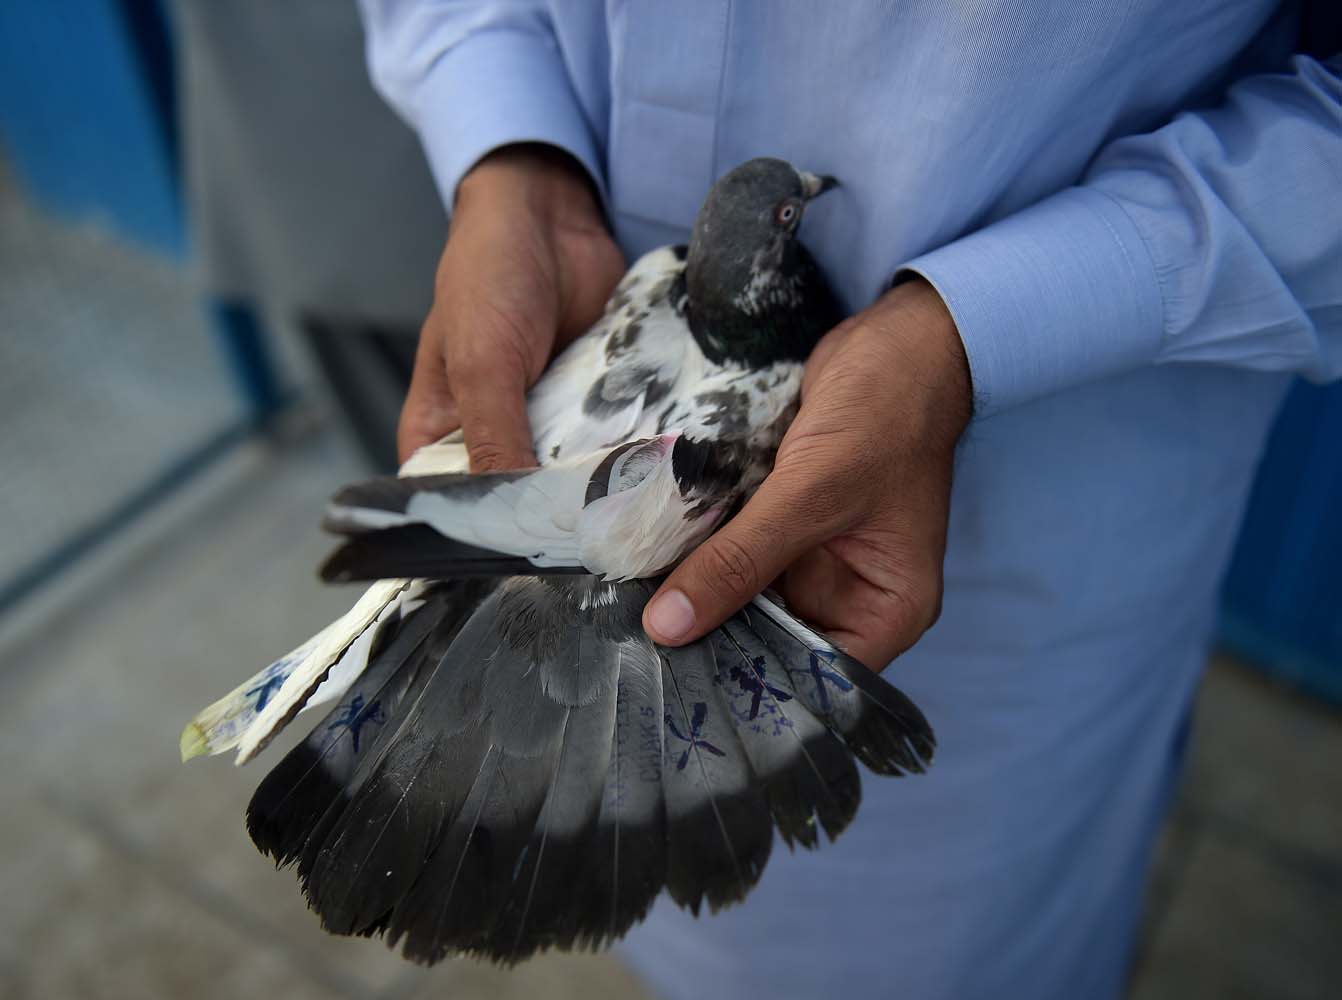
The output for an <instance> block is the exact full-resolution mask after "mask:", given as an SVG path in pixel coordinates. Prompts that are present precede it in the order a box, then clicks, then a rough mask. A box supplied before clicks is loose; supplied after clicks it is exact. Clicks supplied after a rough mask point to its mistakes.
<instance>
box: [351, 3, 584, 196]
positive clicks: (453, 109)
mask: <svg viewBox="0 0 1342 1000" xmlns="http://www.w3.org/2000/svg"><path fill="white" fill-rule="evenodd" d="M359 8H360V12H361V14H362V16H363V22H364V29H365V32H366V34H367V38H368V65H369V71H370V75H371V77H372V80H373V85H374V86H375V87H376V88H377V90H378V91H379V93H381V94H382V96H383V97H384V98H385V99H386V100H387V102H388V103H389V104H391V106H392V107H393V108H395V109H396V110H397V112H399V113H400V115H401V116H402V117H403V118H405V120H406V121H407V122H408V123H409V124H410V126H411V127H412V128H414V129H415V131H416V132H418V133H419V136H420V141H421V142H422V143H423V145H424V151H425V154H426V156H427V158H428V161H429V166H430V168H431V169H432V171H433V175H434V180H435V181H436V182H437V185H438V190H439V192H440V193H441V195H442V197H443V201H444V203H445V204H446V205H447V206H448V207H449V208H450V207H451V206H452V203H453V201H454V199H455V196H456V190H457V185H458V184H459V183H460V182H461V178H462V177H463V176H464V175H465V174H466V172H467V171H468V170H470V169H471V167H473V166H474V165H475V164H476V163H477V162H478V161H479V160H480V158H481V157H483V156H485V155H486V154H487V153H489V152H491V151H492V150H495V149H498V148H499V147H500V146H506V145H509V144H511V143H517V142H541V143H546V144H548V145H551V146H557V147H558V148H560V149H562V150H564V151H565V152H567V153H568V154H569V155H571V156H572V157H574V159H576V160H577V161H578V162H579V163H581V164H582V165H583V167H584V168H586V170H587V172H588V174H589V175H591V177H592V180H593V181H594V182H595V183H596V185H597V188H598V190H599V192H600V194H601V196H602V197H603V198H604V197H605V187H604V183H605V182H604V178H603V175H602V171H601V169H600V160H599V159H598V156H597V144H596V141H595V139H594V137H593V133H592V130H591V128H590V127H589V125H588V123H587V120H586V118H585V117H584V116H583V113H582V109H581V106H580V105H579V102H578V99H577V97H576V96H575V94H574V91H573V85H572V83H571V82H570V80H569V76H568V72H567V69H566V67H565V65H564V59H563V56H562V54H561V53H560V50H559V46H558V44H557V42H556V40H555V35H554V30H553V26H552V24H551V22H550V18H549V15H548V13H547V12H546V11H545V9H544V6H543V5H542V4H540V3H529V2H516V3H510V4H493V3H481V2H469V0H468V2H461V0H359Z"/></svg>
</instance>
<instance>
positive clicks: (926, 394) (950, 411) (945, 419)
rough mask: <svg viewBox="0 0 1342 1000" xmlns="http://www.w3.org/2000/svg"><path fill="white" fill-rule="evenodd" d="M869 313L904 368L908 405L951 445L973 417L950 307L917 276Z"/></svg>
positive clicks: (967, 373) (966, 369) (966, 367)
mask: <svg viewBox="0 0 1342 1000" xmlns="http://www.w3.org/2000/svg"><path fill="white" fill-rule="evenodd" d="M868 312H869V313H870V314H871V319H872V321H873V322H874V323H876V324H877V325H878V326H879V327H880V328H881V330H882V335H883V336H885V337H888V338H889V339H890V341H891V342H892V344H893V345H894V346H895V348H896V349H897V350H898V353H899V357H900V363H901V365H902V366H905V367H907V369H908V370H909V371H908V374H909V378H908V393H909V396H910V402H912V403H918V404H921V406H922V407H923V408H925V410H926V411H927V416H928V424H929V427H937V428H940V431H941V433H942V434H944V435H945V436H947V437H948V438H949V439H950V442H951V443H952V444H954V442H955V441H957V440H959V437H960V435H961V434H962V433H963V432H964V429H965V427H967V426H968V425H969V421H970V418H971V417H972V416H973V413H974V395H973V385H972V382H971V378H970V371H969V360H968V358H967V357H966V355H965V348H964V343H963V342H962V341H961V339H960V333H959V330H958V329H957V328H956V325H955V319H954V317H953V316H952V315H951V312H950V309H948V308H947V306H946V303H945V302H944V301H942V298H941V296H940V295H938V294H937V291H936V289H935V288H933V287H932V285H931V284H930V283H928V282H927V281H926V280H924V279H923V278H920V277H914V278H912V279H911V280H907V281H904V282H901V283H900V284H898V285H896V286H895V287H894V288H891V289H890V290H888V291H887V292H886V293H885V294H884V295H882V296H881V297H880V298H879V299H877V300H876V302H875V303H873V304H872V306H871V307H870V309H869V310H868Z"/></svg>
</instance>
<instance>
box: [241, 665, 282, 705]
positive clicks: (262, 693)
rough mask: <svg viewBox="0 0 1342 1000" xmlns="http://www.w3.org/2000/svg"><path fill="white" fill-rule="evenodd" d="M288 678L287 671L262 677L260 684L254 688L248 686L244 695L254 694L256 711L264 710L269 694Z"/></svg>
mask: <svg viewBox="0 0 1342 1000" xmlns="http://www.w3.org/2000/svg"><path fill="white" fill-rule="evenodd" d="M288 679H289V675H288V674H287V673H276V674H273V675H271V676H270V677H266V678H264V679H263V680H262V681H261V683H260V684H258V685H256V687H254V688H248V689H247V690H246V691H244V692H243V694H244V695H249V694H254V695H256V711H258V712H264V711H265V708H266V703H267V702H268V701H270V696H271V695H272V694H274V693H275V692H276V691H278V690H279V689H280V686H281V685H283V684H284V682H285V681H286V680H288Z"/></svg>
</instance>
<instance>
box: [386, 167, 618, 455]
mask: <svg viewBox="0 0 1342 1000" xmlns="http://www.w3.org/2000/svg"><path fill="white" fill-rule="evenodd" d="M623 273H624V258H623V256H622V255H621V253H620V250H619V248H618V247H617V246H616V245H615V242H614V241H613V240H612V239H611V237H610V234H609V233H608V232H607V230H606V226H605V222H604V220H603V219H602V216H601V208H600V206H599V205H598V203H597V199H596V196H595V194H594V192H593V191H592V188H591V185H590V183H589V182H588V180H587V177H586V176H585V175H584V174H583V171H582V168H581V167H579V166H578V165H577V164H576V163H575V162H574V161H573V160H572V159H570V158H569V157H568V156H567V155H566V154H564V153H562V152H560V151H559V150H556V149H552V148H550V147H545V146H509V147H506V148H504V149H501V150H498V151H496V152H494V153H491V154H490V155H489V156H487V157H485V158H484V159H483V160H481V161H480V163H478V164H477V165H476V166H475V167H474V168H473V169H472V170H471V172H470V173H469V174H467V175H466V177H465V179H463V180H462V182H461V185H460V186H459V188H458V191H457V202H456V206H455V208H454V209H453V213H452V227H451V231H450V234H449V236H448V240H447V247H446V248H445V249H444V250H443V257H442V260H441V261H440V263H439V265H438V277H437V281H436V283H435V285H436V291H435V296H434V304H433V308H432V309H431V310H430V312H429V317H428V319H427V320H425V322H424V329H423V330H422V331H421V333H420V337H419V352H418V354H417V355H416V357H415V373H414V376H413V378H412V379H411V382H410V392H409V394H408V395H407V396H406V400H405V406H404V407H403V408H402V410H401V426H400V431H399V434H398V445H399V449H400V454H401V459H402V461H404V460H405V459H407V458H409V457H410V454H411V452H413V451H414V450H415V449H416V448H418V447H420V446H421V445H425V444H429V443H430V442H433V441H437V440H438V439H439V438H441V437H442V436H443V435H444V434H447V433H449V432H450V431H454V430H456V429H457V428H458V427H460V428H462V430H463V432H464V434H465V437H466V448H467V450H468V451H469V452H470V456H471V469H472V471H475V472H487V471H490V470H495V469H509V468H516V467H519V466H525V465H535V464H536V458H535V455H534V454H532V447H531V428H530V425H529V423H528V421H527V410H526V390H527V389H528V388H529V387H530V386H531V384H532V383H534V382H535V381H536V379H538V378H539V377H540V375H541V372H542V371H544V369H545V365H546V363H547V362H548V361H549V360H550V357H551V356H552V355H553V354H554V353H555V351H556V350H558V349H559V348H561V347H563V346H565V345H566V344H567V343H568V342H569V341H571V340H572V339H573V338H574V337H576V336H578V335H579V334H581V333H582V332H583V331H585V330H586V329H587V328H588V327H589V326H590V325H591V324H592V323H593V322H594V321H595V320H596V319H597V317H599V316H600V315H601V309H602V307H603V306H604V304H605V302H606V299H607V297H608V296H609V295H610V293H611V290H612V289H613V288H614V287H615V284H616V282H618V281H619V280H620V276H621V275H622V274H623Z"/></svg>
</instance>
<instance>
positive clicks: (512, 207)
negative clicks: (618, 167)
mask: <svg viewBox="0 0 1342 1000" xmlns="http://www.w3.org/2000/svg"><path fill="white" fill-rule="evenodd" d="M477 207H480V208H485V209H489V210H492V211H500V210H503V211H524V212H527V213H529V214H531V215H532V216H534V217H535V218H537V219H538V220H539V221H543V222H545V223H548V224H552V225H555V226H558V227H560V228H569V229H588V228H591V227H593V226H595V227H598V228H600V229H601V231H602V232H605V231H606V230H605V217H604V216H603V214H602V211H601V202H600V199H599V197H598V195H597V192H596V187H595V185H594V184H593V183H592V179H591V178H590V177H589V176H588V175H587V171H586V170H585V169H583V167H582V165H581V164H580V163H578V161H577V160H575V159H574V158H573V157H572V156H570V155H569V154H568V153H566V152H564V150H562V149H560V148H559V147H557V146H549V145H545V144H543V143H515V144H512V145H508V146H503V147H501V148H499V149H496V150H494V151H493V152H491V153H489V154H487V155H486V156H484V157H482V158H481V159H480V161H479V162H478V163H476V164H475V166H473V167H472V168H471V169H470V170H469V171H468V172H467V173H466V175H465V176H464V177H463V178H462V179H461V183H460V184H459V185H458V186H457V196H456V203H455V206H454V212H462V211H474V210H475V209H476V208H477Z"/></svg>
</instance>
